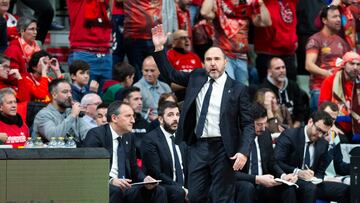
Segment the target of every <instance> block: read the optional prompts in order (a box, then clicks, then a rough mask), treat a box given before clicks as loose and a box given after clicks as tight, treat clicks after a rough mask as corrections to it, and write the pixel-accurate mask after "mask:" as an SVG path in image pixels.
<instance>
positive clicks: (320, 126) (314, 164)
mask: <svg viewBox="0 0 360 203" xmlns="http://www.w3.org/2000/svg"><path fill="white" fill-rule="evenodd" d="M332 123H333V120H332V118H331V116H330V115H329V114H328V113H326V112H325V111H317V112H314V113H313V114H312V115H311V117H310V119H309V121H308V123H307V125H306V126H305V127H302V128H294V129H287V130H285V131H284V132H282V133H281V135H280V136H279V138H278V139H277V143H276V147H275V151H274V155H275V159H276V161H277V163H278V164H279V166H280V167H281V169H282V170H283V171H284V172H285V173H291V172H292V173H294V174H297V175H298V177H299V180H298V181H297V184H298V185H299V186H300V188H299V189H298V190H297V196H298V202H306V203H312V202H315V201H316V199H321V200H327V201H336V202H340V203H342V202H349V201H350V200H349V197H350V187H349V186H347V185H345V184H342V183H336V182H329V181H323V178H324V174H325V169H326V167H327V165H326V163H327V162H326V159H327V156H328V142H327V141H326V140H324V139H322V137H323V136H324V135H325V134H326V133H327V132H328V131H329V130H330V128H331V126H332Z"/></svg>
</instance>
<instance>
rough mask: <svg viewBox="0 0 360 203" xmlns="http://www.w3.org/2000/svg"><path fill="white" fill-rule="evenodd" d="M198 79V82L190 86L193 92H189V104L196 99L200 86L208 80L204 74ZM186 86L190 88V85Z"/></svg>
mask: <svg viewBox="0 0 360 203" xmlns="http://www.w3.org/2000/svg"><path fill="white" fill-rule="evenodd" d="M198 80H199V82H198V83H197V84H196V85H194V87H192V88H194V90H193V94H191V98H190V102H189V105H191V104H192V103H193V101H194V100H195V99H196V97H197V95H198V94H199V92H200V90H201V88H202V87H203V86H204V85H205V83H206V82H207V81H208V76H207V75H205V77H201V78H199V79H198ZM188 88H191V87H188Z"/></svg>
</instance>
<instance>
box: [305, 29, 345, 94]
mask: <svg viewBox="0 0 360 203" xmlns="http://www.w3.org/2000/svg"><path fill="white" fill-rule="evenodd" d="M347 51H350V48H349V46H348V45H347V43H346V42H345V41H344V39H342V38H341V37H339V36H338V35H332V36H326V35H325V34H324V33H323V32H322V31H320V32H318V33H315V34H314V35H312V36H311V37H310V38H309V40H308V42H307V44H306V53H317V54H318V57H317V60H316V62H315V64H316V65H317V66H319V67H320V68H322V69H325V70H330V69H332V70H337V68H336V66H335V62H336V59H337V58H341V57H342V56H343V55H344V54H345V53H346V52H347ZM323 80H324V77H322V76H319V75H314V74H310V89H311V90H319V89H320V87H321V83H322V81H323Z"/></svg>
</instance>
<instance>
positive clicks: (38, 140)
mask: <svg viewBox="0 0 360 203" xmlns="http://www.w3.org/2000/svg"><path fill="white" fill-rule="evenodd" d="M43 145H44V144H43V142H42V140H41V137H36V140H35V143H34V147H35V148H42V147H43Z"/></svg>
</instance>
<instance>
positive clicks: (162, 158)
mask: <svg viewBox="0 0 360 203" xmlns="http://www.w3.org/2000/svg"><path fill="white" fill-rule="evenodd" d="M158 116H159V117H158V120H159V122H160V126H159V127H157V128H155V129H154V130H153V131H151V132H150V133H148V134H147V135H146V136H145V139H144V140H143V144H142V157H143V164H144V167H145V169H146V170H147V172H149V174H150V175H151V176H153V177H154V178H156V179H160V180H162V182H161V183H160V184H161V185H162V186H164V188H165V189H166V192H167V195H168V201H169V202H173V203H184V201H185V196H186V195H187V189H185V188H184V182H185V181H184V180H185V175H184V173H183V169H186V165H185V163H186V151H185V150H186V146H185V143H182V144H183V145H176V144H175V143H174V142H173V141H174V139H175V136H174V134H175V131H176V130H177V127H178V123H179V117H180V112H179V107H178V106H177V104H176V103H174V102H170V101H167V102H165V103H163V104H161V106H159V108H158Z"/></svg>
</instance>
